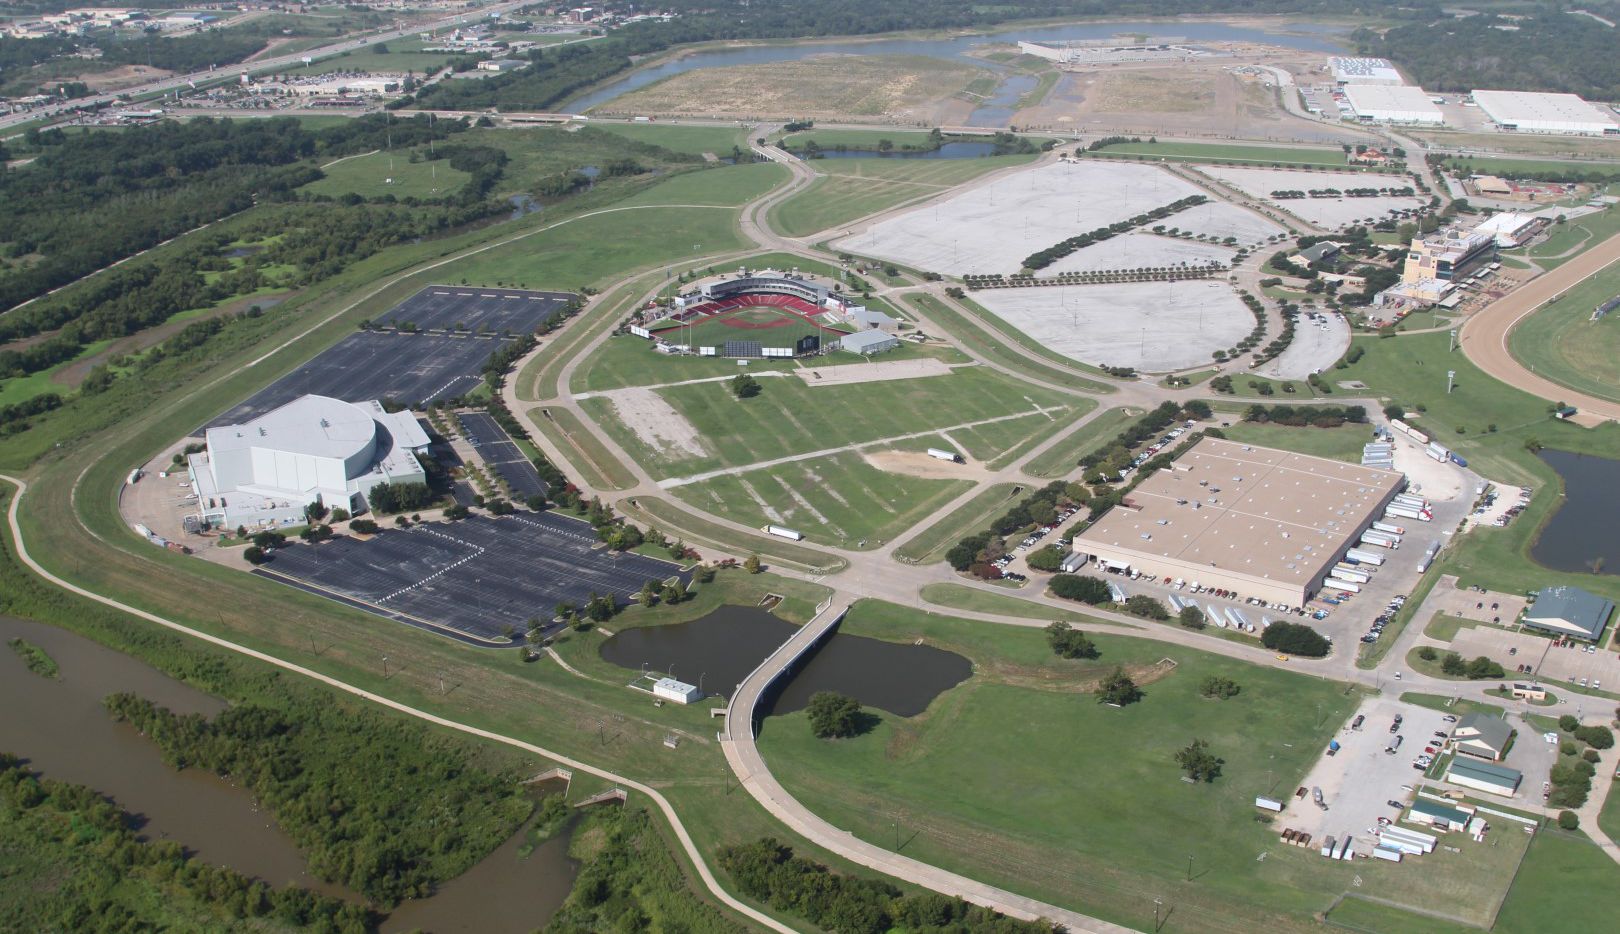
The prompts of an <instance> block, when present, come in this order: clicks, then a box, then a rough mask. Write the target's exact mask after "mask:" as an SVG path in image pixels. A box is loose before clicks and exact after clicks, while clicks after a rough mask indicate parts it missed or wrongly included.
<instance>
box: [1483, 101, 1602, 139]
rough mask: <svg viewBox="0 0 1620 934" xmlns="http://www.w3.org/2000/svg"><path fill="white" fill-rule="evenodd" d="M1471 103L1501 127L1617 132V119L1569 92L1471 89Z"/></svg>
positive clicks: (1581, 133)
mask: <svg viewBox="0 0 1620 934" xmlns="http://www.w3.org/2000/svg"><path fill="white" fill-rule="evenodd" d="M1474 103H1476V104H1478V105H1479V109H1480V110H1483V111H1485V115H1486V116H1487V117H1490V118H1491V121H1492V122H1493V123H1495V124H1496V125H1497V126H1499V127H1501V128H1502V129H1504V130H1516V131H1518V132H1520V133H1555V134H1563V135H1570V136H1604V135H1607V134H1620V123H1617V122H1616V121H1615V118H1614V117H1613V116H1612V115H1611V114H1609V113H1606V112H1605V111H1604V110H1603V108H1601V107H1599V106H1597V105H1596V104H1591V103H1588V102H1586V101H1583V100H1581V99H1580V98H1579V97H1576V96H1575V95H1573V94H1545V93H1541V92H1538V91H1475V92H1474Z"/></svg>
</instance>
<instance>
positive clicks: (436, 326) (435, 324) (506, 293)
mask: <svg viewBox="0 0 1620 934" xmlns="http://www.w3.org/2000/svg"><path fill="white" fill-rule="evenodd" d="M573 298H574V295H573V293H570V292H533V291H529V290H527V289H486V288H477V287H473V286H448V285H430V286H428V287H427V288H425V289H423V290H422V291H420V292H418V293H416V294H415V295H412V296H411V297H410V298H407V299H406V300H404V301H403V302H400V303H399V304H398V305H395V306H394V307H393V308H390V309H389V310H388V311H387V312H386V313H385V314H383V315H382V316H380V317H378V318H377V319H376V320H377V323H378V324H380V325H395V324H404V323H406V322H410V323H411V324H414V325H416V327H417V328H418V329H420V330H423V331H436V330H443V331H448V330H452V329H455V328H458V327H459V328H460V329H462V330H467V331H479V330H487V331H494V332H495V333H497V334H499V333H507V332H510V333H512V334H520V333H523V332H525V331H532V330H534V329H535V328H537V327H539V326H540V325H541V324H543V323H545V322H546V321H547V320H549V319H550V318H551V317H552V316H554V315H556V314H557V313H558V312H560V311H561V310H562V309H563V306H565V305H567V304H568V303H569V302H570V301H572V300H573Z"/></svg>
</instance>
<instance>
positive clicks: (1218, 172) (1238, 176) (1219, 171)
mask: <svg viewBox="0 0 1620 934" xmlns="http://www.w3.org/2000/svg"><path fill="white" fill-rule="evenodd" d="M1198 170H1199V171H1200V172H1203V173H1204V174H1205V175H1208V176H1210V177H1212V178H1218V179H1220V180H1221V181H1223V182H1226V183H1227V184H1229V185H1231V186H1232V187H1234V188H1237V189H1238V190H1240V191H1242V192H1244V193H1245V194H1248V195H1252V196H1253V197H1256V198H1263V199H1265V200H1266V201H1268V202H1270V203H1271V204H1274V205H1276V206H1277V207H1279V208H1281V209H1282V210H1284V211H1287V212H1288V213H1290V214H1293V215H1295V216H1297V217H1300V218H1303V219H1305V220H1307V221H1309V222H1311V223H1313V224H1316V225H1317V226H1319V227H1326V228H1329V229H1333V228H1338V227H1345V226H1348V225H1350V224H1352V223H1355V222H1359V221H1362V220H1364V219H1366V218H1369V217H1370V218H1379V217H1383V216H1384V215H1385V214H1388V213H1389V212H1390V211H1394V210H1399V209H1402V208H1415V207H1419V206H1420V205H1422V203H1423V202H1422V201H1421V200H1420V199H1418V198H1415V197H1413V198H1386V197H1378V198H1290V199H1287V200H1275V199H1273V198H1271V193H1272V192H1273V191H1289V190H1293V191H1309V190H1311V189H1320V188H1338V189H1340V190H1343V189H1346V188H1383V187H1397V188H1398V187H1402V186H1405V185H1409V184H1411V180H1410V179H1407V178H1405V177H1403V176H1386V175H1363V174H1360V173H1356V172H1303V171H1298V170H1292V169H1248V168H1235V167H1232V166H1225V165H1204V166H1199V167H1198Z"/></svg>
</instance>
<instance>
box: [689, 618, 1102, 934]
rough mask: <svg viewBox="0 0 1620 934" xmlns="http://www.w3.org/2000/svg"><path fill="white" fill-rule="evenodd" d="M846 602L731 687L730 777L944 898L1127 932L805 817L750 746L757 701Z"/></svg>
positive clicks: (1080, 929)
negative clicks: (945, 896) (931, 864)
mask: <svg viewBox="0 0 1620 934" xmlns="http://www.w3.org/2000/svg"><path fill="white" fill-rule="evenodd" d="M850 603H851V600H850V599H849V598H847V597H844V596H842V595H837V594H835V595H834V596H832V597H830V598H828V599H827V601H826V602H824V603H822V604H821V605H820V606H818V607H817V608H816V615H815V616H814V617H812V618H811V619H810V622H808V623H805V624H804V625H803V626H801V627H799V628H798V629H797V630H795V631H794V633H793V635H792V636H790V637H788V640H787V641H786V642H784V643H782V645H781V646H779V647H778V648H777V649H776V651H774V652H772V653H771V654H770V655H769V656H767V657H766V658H765V660H764V661H763V662H760V663H759V666H758V667H756V668H755V669H754V670H753V671H752V672H750V673H749V674H748V676H747V677H746V678H744V679H743V682H742V683H741V684H739V685H737V689H736V691H735V692H733V694H732V696H731V700H730V702H729V703H728V704H727V705H726V712H725V718H726V719H725V729H724V730H723V731H722V732H721V733H720V735H719V737H718V738H719V740H720V746H721V748H722V749H723V750H724V751H725V754H726V763H727V764H728V765H730V766H731V770H732V771H733V772H734V773H736V775H737V780H738V782H739V783H740V784H741V785H742V787H743V788H744V789H746V790H747V791H748V793H749V794H750V795H753V797H754V800H756V801H758V802H759V803H760V804H761V805H762V806H764V808H765V810H767V811H769V812H770V813H771V816H773V817H775V818H776V819H777V820H780V821H781V822H782V823H784V824H786V825H787V826H788V828H789V829H791V830H792V831H793V832H794V833H796V834H798V835H800V836H802V837H804V838H805V839H807V840H810V841H811V842H813V843H815V844H816V845H818V846H821V847H825V848H826V849H828V850H830V851H832V852H834V853H837V854H838V855H840V856H842V857H844V858H845V859H847V860H850V861H851V862H854V863H858V864H860V865H862V866H866V867H867V868H869V869H875V870H877V871H878V872H881V873H885V874H887V875H891V876H894V877H895V878H898V879H904V880H905V881H907V882H910V883H912V884H914V885H920V886H922V887H924V888H927V889H932V890H933V891H935V892H939V893H942V894H944V895H952V896H959V897H960V898H962V899H963V900H964V901H969V902H972V903H974V904H975V905H982V906H984V907H986V908H991V909H994V910H996V911H999V912H1001V913H1002V914H1004V915H1007V916H1009V917H1013V918H1019V919H1022V920H1025V921H1035V920H1039V919H1045V920H1047V921H1051V922H1054V923H1056V924H1059V925H1061V926H1062V927H1063V929H1064V930H1066V931H1069V932H1072V934H1130V932H1131V931H1132V929H1131V928H1127V927H1122V926H1120V925H1117V924H1111V923H1109V922H1107V921H1102V920H1099V919H1097V918H1092V917H1088V916H1086V915H1083V914H1080V913H1079V912H1075V911H1069V910H1067V909H1064V908H1059V907H1058V906H1056V905H1048V904H1046V903H1045V902H1042V901H1038V900H1036V899H1033V898H1028V897H1025V896H1023V895H1018V894H1015V893H1013V892H1008V891H1006V890H1004V889H999V888H996V887H995V886H993V885H986V884H985V883H983V882H978V881H975V880H973V879H969V878H967V877H966V876H960V875H957V874H956V873H954V872H947V871H946V870H943V869H940V868H938V867H937V866H930V865H929V864H927V863H924V862H919V861H918V860H914V859H912V858H910V857H909V856H901V855H900V854H899V853H898V852H894V851H890V850H887V849H884V848H883V847H880V846H876V845H874V844H871V843H867V842H866V841H864V840H861V839H859V838H857V837H856V836H855V835H854V834H852V833H850V832H849V831H847V830H841V829H839V828H837V827H834V826H833V825H832V824H829V823H828V822H827V821H825V820H822V819H821V818H820V817H817V816H816V815H815V814H812V813H811V812H810V810H809V809H808V808H806V807H805V806H804V805H802V804H800V803H799V801H798V799H796V798H794V797H793V795H791V794H789V793H788V791H787V789H785V788H783V787H782V785H781V783H780V782H778V781H777V780H776V777H775V776H774V775H772V774H771V771H770V768H769V767H768V766H767V765H766V764H765V760H764V758H763V757H761V756H760V754H759V747H758V745H757V744H756V743H755V739H756V737H757V726H758V708H759V704H760V701H761V699H762V698H764V697H765V696H766V695H767V694H768V693H769V691H770V690H771V689H772V688H773V687H774V686H775V685H776V682H777V681H778V680H780V679H781V678H782V676H783V675H785V674H787V673H788V672H791V671H793V670H794V668H795V667H796V666H797V665H798V664H799V662H801V661H802V660H804V659H805V658H806V657H808V656H809V655H811V654H812V653H813V652H814V650H815V649H816V647H818V646H819V645H821V643H822V642H823V641H824V640H825V639H827V638H828V637H829V636H831V635H832V633H833V631H834V630H836V629H837V628H838V624H839V623H841V622H843V619H844V615H845V614H846V613H848V612H849V607H850Z"/></svg>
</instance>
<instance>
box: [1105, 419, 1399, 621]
mask: <svg viewBox="0 0 1620 934" xmlns="http://www.w3.org/2000/svg"><path fill="white" fill-rule="evenodd" d="M1404 485H1405V481H1404V477H1403V476H1402V475H1401V474H1399V473H1396V472H1394V471H1389V470H1377V469H1374V468H1370V467H1360V466H1357V465H1354V464H1346V463H1341V462H1339V461H1332V460H1327V459H1326V458H1321V457H1308V456H1306V455H1304V454H1293V453H1290V452H1288V451H1277V450H1273V449H1271V448H1261V447H1254V446H1252V445H1245V444H1238V443H1236V442H1233V441H1225V440H1220V439H1215V438H1205V439H1203V440H1201V441H1199V442H1198V443H1197V444H1196V445H1194V446H1193V447H1192V448H1191V449H1189V450H1188V451H1187V453H1185V454H1183V455H1182V456H1181V457H1180V458H1179V459H1178V460H1177V461H1176V463H1175V464H1174V466H1172V467H1169V468H1166V469H1164V470H1161V471H1159V472H1158V473H1156V474H1154V475H1153V476H1151V477H1149V478H1148V479H1147V480H1146V481H1144V482H1143V483H1142V485H1141V486H1139V487H1137V488H1136V490H1135V491H1133V492H1132V493H1131V495H1130V497H1129V498H1128V499H1127V500H1126V504H1125V505H1121V506H1116V507H1115V508H1113V509H1112V510H1110V511H1109V512H1108V513H1107V514H1106V515H1104V516H1103V517H1102V518H1101V519H1100V520H1098V521H1097V524H1096V525H1093V526H1092V527H1091V528H1089V529H1087V530H1086V531H1085V532H1083V533H1081V534H1080V535H1078V536H1076V538H1075V540H1074V550H1075V551H1079V552H1083V553H1085V554H1089V555H1092V556H1093V557H1095V558H1096V559H1097V560H1098V561H1099V562H1100V563H1102V564H1104V565H1105V566H1111V567H1114V568H1119V567H1122V566H1125V565H1128V566H1130V567H1132V568H1135V569H1138V570H1140V571H1142V572H1143V573H1146V574H1157V575H1160V576H1162V577H1164V578H1166V579H1167V580H1174V579H1175V578H1178V577H1180V578H1185V579H1186V580H1187V581H1188V582H1189V583H1191V582H1194V581H1196V582H1198V583H1200V584H1203V585H1204V586H1206V587H1216V588H1221V589H1225V590H1231V591H1235V592H1236V593H1237V594H1238V595H1239V596H1242V597H1259V598H1261V599H1262V600H1265V601H1267V602H1270V603H1285V604H1288V605H1289V606H1303V605H1304V604H1305V602H1306V601H1307V600H1309V599H1310V597H1311V595H1312V594H1314V593H1315V592H1316V590H1317V588H1319V587H1320V586H1321V584H1322V579H1323V578H1324V577H1326V576H1327V573H1328V571H1330V570H1332V568H1333V566H1334V564H1336V563H1337V562H1338V561H1339V559H1340V558H1341V557H1342V556H1343V555H1344V552H1345V550H1346V549H1348V548H1351V547H1353V546H1354V545H1355V543H1356V541H1357V540H1358V539H1359V537H1360V536H1361V533H1362V532H1363V531H1365V530H1366V529H1367V527H1368V526H1369V525H1370V524H1371V523H1372V522H1373V520H1375V519H1377V518H1379V517H1380V516H1382V515H1383V513H1384V507H1385V506H1386V505H1387V504H1388V503H1389V501H1390V499H1391V498H1393V497H1394V496H1395V494H1396V493H1398V492H1400V490H1401V489H1402V487H1403V486H1404Z"/></svg>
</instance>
